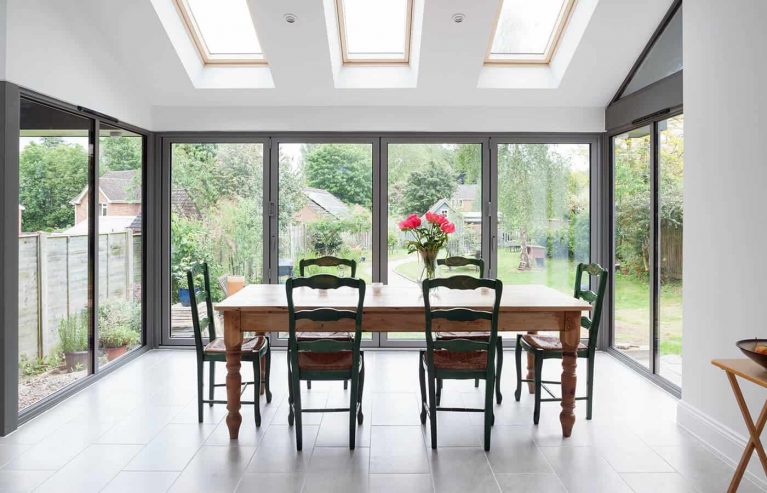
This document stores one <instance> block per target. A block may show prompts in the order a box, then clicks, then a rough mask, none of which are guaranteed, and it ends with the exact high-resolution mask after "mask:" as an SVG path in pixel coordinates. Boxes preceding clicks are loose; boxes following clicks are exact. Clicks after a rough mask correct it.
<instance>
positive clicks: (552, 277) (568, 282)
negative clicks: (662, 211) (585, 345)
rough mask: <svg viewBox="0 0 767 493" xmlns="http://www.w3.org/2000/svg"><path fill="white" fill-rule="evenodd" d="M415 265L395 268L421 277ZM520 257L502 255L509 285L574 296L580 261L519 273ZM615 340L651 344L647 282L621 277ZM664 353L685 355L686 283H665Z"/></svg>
mask: <svg viewBox="0 0 767 493" xmlns="http://www.w3.org/2000/svg"><path fill="white" fill-rule="evenodd" d="M404 257H406V255H404V254H394V255H391V256H390V261H394V260H399V259H402V258H404ZM412 259H413V260H412V262H407V263H404V264H402V265H399V266H397V267H396V268H395V271H396V272H397V273H398V274H401V275H403V276H405V277H407V278H408V279H411V280H416V279H418V278H419V277H420V274H421V267H420V265H419V263H418V261H417V259H416V257H415V255H412ZM518 264H519V254H518V253H515V252H509V251H505V250H504V251H501V252H498V277H499V278H500V279H501V280H502V281H503V282H505V283H507V284H544V285H546V286H550V287H553V288H555V289H558V290H560V291H562V292H564V293H572V291H573V283H574V279H575V268H576V265H577V264H576V262H573V261H571V260H569V259H561V258H560V259H546V262H545V265H544V266H543V267H539V268H536V269H534V270H530V271H519V270H517V265H518ZM451 272H453V273H456V274H457V273H461V272H466V273H469V272H471V270H470V269H465V270H462V269H453V270H452V271H451ZM615 295H616V296H615V297H616V299H615V302H616V305H615V306H616V311H615V321H616V333H615V338H616V342H617V343H618V344H628V345H635V346H640V347H643V346H646V345H647V344H648V343H649V324H650V309H649V303H650V301H649V300H650V297H649V284H648V281H647V279H645V278H640V277H636V276H626V275H621V274H618V276H617V279H616V285H615ZM660 305H661V307H660V332H661V333H660V352H661V354H662V355H664V354H681V351H682V284H681V282H669V283H664V284H663V285H662V287H661V301H660Z"/></svg>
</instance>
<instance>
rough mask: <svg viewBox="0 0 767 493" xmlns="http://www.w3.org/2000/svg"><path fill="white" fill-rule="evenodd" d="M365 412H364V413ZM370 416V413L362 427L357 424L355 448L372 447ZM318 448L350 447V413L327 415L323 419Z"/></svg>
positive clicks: (318, 436) (318, 435) (318, 437)
mask: <svg viewBox="0 0 767 493" xmlns="http://www.w3.org/2000/svg"><path fill="white" fill-rule="evenodd" d="M363 412H364V411H363ZM371 428H372V426H371V425H370V414H369V413H368V414H367V416H365V419H364V420H363V423H362V425H358V424H357V423H356V422H355V428H354V429H355V446H357V447H369V446H370V430H371ZM317 446H318V447H344V446H345V447H348V446H349V413H327V414H325V416H324V417H323V418H322V424H321V425H320V429H319V432H318V434H317Z"/></svg>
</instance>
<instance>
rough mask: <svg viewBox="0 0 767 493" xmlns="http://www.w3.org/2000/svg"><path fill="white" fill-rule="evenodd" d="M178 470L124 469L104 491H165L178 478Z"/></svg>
mask: <svg viewBox="0 0 767 493" xmlns="http://www.w3.org/2000/svg"><path fill="white" fill-rule="evenodd" d="M178 475H179V473H177V472H159V471H153V472H149V471H123V472H121V473H120V474H118V475H117V477H115V478H114V479H113V480H112V481H110V482H109V484H108V485H107V486H106V488H104V489H103V490H102V491H103V493H136V492H141V493H164V492H165V491H168V489H170V487H171V486H172V485H173V482H174V481H175V480H176V478H178Z"/></svg>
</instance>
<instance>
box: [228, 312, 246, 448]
mask: <svg viewBox="0 0 767 493" xmlns="http://www.w3.org/2000/svg"><path fill="white" fill-rule="evenodd" d="M224 343H225V344H226V409H227V411H229V414H227V416H226V426H227V427H228V428H229V438H230V439H232V440H236V439H237V438H238V436H239V434H240V424H242V416H241V415H240V390H241V386H242V375H241V374H240V361H241V357H242V332H240V312H238V311H226V312H224Z"/></svg>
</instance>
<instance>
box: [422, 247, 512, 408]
mask: <svg viewBox="0 0 767 493" xmlns="http://www.w3.org/2000/svg"><path fill="white" fill-rule="evenodd" d="M437 266H443V267H447V268H449V269H452V268H453V267H467V266H472V267H476V268H477V273H478V275H479V277H480V278H482V277H485V261H484V260H482V259H481V258H471V257H447V258H440V259H437ZM489 336H490V334H489V333H487V332H442V333H437V339H477V340H486V339H487V338H488V337H489ZM497 341H498V342H497V344H498V347H497V348H496V358H497V363H496V365H497V370H498V371H497V373H496V374H495V400H496V402H498V404H500V403H501V401H502V400H503V394H501V371H502V370H503V339H502V338H501V336H500V335H499V336H498V338H497ZM474 386H475V387H479V379H475V380H474ZM441 400H442V380H437V405H439V403H440V401H441Z"/></svg>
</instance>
